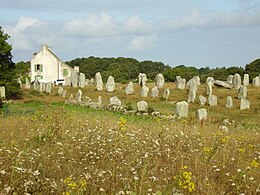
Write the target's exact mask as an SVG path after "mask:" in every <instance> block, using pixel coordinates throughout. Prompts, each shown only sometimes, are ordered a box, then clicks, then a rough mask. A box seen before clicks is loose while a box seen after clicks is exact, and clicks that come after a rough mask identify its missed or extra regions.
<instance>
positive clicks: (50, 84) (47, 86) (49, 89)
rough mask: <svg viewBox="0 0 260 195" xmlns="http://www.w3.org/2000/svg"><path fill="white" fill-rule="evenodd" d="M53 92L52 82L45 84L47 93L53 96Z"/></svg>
mask: <svg viewBox="0 0 260 195" xmlns="http://www.w3.org/2000/svg"><path fill="white" fill-rule="evenodd" d="M51 91H52V82H48V83H45V92H46V93H48V94H51Z"/></svg>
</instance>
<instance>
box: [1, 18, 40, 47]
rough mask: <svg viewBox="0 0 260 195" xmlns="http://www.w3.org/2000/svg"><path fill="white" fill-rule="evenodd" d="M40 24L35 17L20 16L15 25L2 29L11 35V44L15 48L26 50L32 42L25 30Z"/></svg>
mask: <svg viewBox="0 0 260 195" xmlns="http://www.w3.org/2000/svg"><path fill="white" fill-rule="evenodd" d="M40 24H41V22H40V21H39V20H38V19H36V18H31V17H25V16H21V17H20V18H19V20H18V22H17V24H16V25H15V26H6V27H4V29H5V30H6V32H7V33H8V34H9V35H10V36H11V38H12V39H11V44H12V46H13V47H14V48H15V49H18V50H19V49H24V50H28V49H31V48H32V43H31V40H30V37H29V36H28V35H27V33H28V32H26V31H27V30H29V29H30V28H33V27H37V26H39V25H40Z"/></svg>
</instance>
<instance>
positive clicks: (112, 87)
mask: <svg viewBox="0 0 260 195" xmlns="http://www.w3.org/2000/svg"><path fill="white" fill-rule="evenodd" d="M115 85H116V84H115V80H114V77H112V76H109V77H108V78H107V83H106V90H107V91H108V92H113V91H115Z"/></svg>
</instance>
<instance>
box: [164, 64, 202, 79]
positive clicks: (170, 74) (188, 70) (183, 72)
mask: <svg viewBox="0 0 260 195" xmlns="http://www.w3.org/2000/svg"><path fill="white" fill-rule="evenodd" d="M163 75H164V77H165V79H166V81H175V80H176V76H181V77H182V78H185V79H186V80H187V81H188V80H189V79H191V78H192V77H194V76H197V75H198V76H199V71H198V69H197V68H195V67H192V66H189V67H186V66H184V65H179V66H176V67H174V68H171V69H168V70H166V71H165V72H164V73H163Z"/></svg>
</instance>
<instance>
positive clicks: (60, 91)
mask: <svg viewBox="0 0 260 195" xmlns="http://www.w3.org/2000/svg"><path fill="white" fill-rule="evenodd" d="M63 91H64V89H63V88H62V87H61V86H60V87H59V89H58V94H59V95H60V96H62V94H63Z"/></svg>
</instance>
